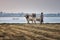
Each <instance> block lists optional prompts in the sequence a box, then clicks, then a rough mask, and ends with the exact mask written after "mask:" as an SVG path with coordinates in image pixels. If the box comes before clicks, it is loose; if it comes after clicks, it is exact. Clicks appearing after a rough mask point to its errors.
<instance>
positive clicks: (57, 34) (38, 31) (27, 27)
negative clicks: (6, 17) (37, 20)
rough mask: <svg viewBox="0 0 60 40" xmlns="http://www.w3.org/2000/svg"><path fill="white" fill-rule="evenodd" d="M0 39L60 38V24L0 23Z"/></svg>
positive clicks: (48, 39) (50, 39)
mask: <svg viewBox="0 0 60 40" xmlns="http://www.w3.org/2000/svg"><path fill="white" fill-rule="evenodd" d="M0 40H60V24H0Z"/></svg>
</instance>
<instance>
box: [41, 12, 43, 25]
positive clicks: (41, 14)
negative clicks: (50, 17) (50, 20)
mask: <svg viewBox="0 0 60 40" xmlns="http://www.w3.org/2000/svg"><path fill="white" fill-rule="evenodd" d="M42 23H43V12H41V24H42Z"/></svg>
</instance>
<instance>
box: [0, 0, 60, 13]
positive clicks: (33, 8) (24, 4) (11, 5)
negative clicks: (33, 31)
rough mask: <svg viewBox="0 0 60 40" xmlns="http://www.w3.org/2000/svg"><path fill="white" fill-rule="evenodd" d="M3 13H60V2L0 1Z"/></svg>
mask: <svg viewBox="0 0 60 40" xmlns="http://www.w3.org/2000/svg"><path fill="white" fill-rule="evenodd" d="M0 11H3V12H36V13H39V12H60V0H0Z"/></svg>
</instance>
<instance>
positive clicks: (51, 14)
mask: <svg viewBox="0 0 60 40" xmlns="http://www.w3.org/2000/svg"><path fill="white" fill-rule="evenodd" d="M25 15H26V13H3V12H0V17H24V16H25ZM36 16H37V17H39V16H40V14H37V13H36ZM44 17H60V13H47V14H44Z"/></svg>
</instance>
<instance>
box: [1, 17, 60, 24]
mask: <svg viewBox="0 0 60 40" xmlns="http://www.w3.org/2000/svg"><path fill="white" fill-rule="evenodd" d="M43 20H44V23H60V17H44V19H43ZM0 23H27V20H26V18H25V17H0Z"/></svg>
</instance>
